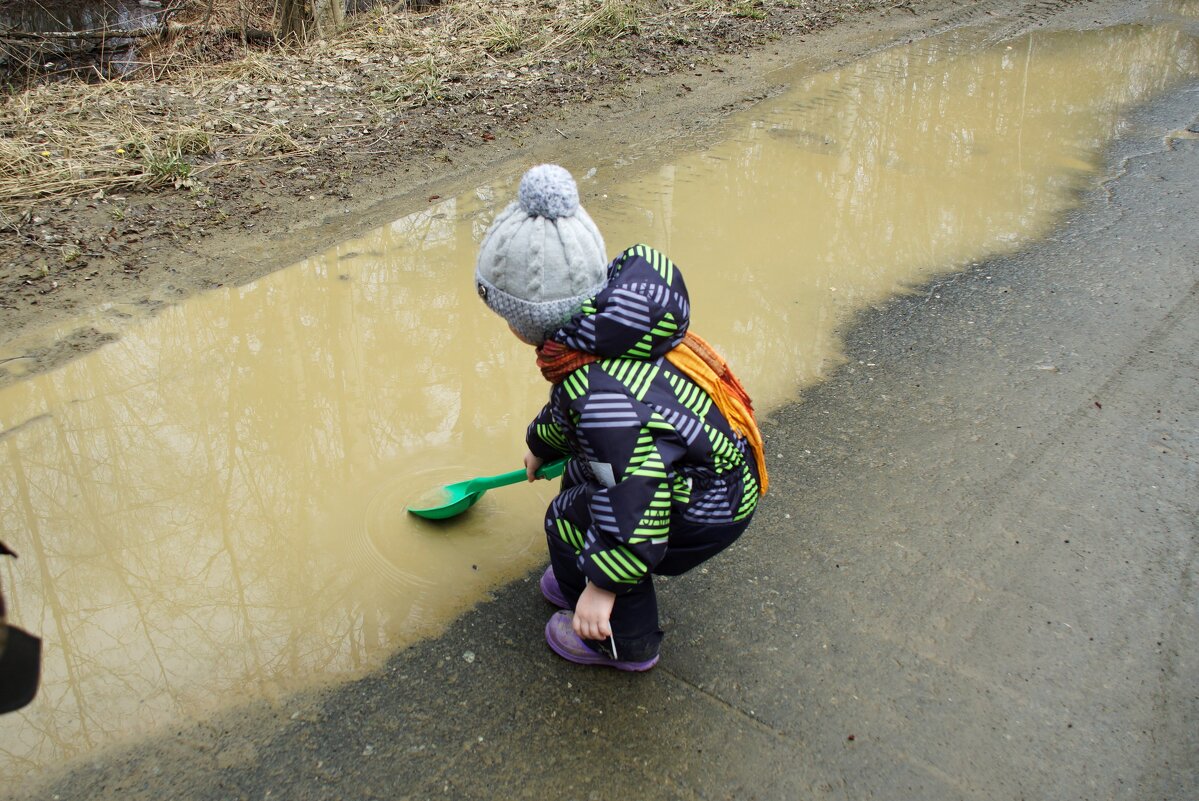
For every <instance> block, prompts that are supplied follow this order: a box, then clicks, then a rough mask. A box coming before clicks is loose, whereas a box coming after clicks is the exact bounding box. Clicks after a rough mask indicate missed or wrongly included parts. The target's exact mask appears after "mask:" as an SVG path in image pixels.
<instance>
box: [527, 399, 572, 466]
mask: <svg viewBox="0 0 1199 801" xmlns="http://www.w3.org/2000/svg"><path fill="white" fill-rule="evenodd" d="M551 404H552V401H551V403H547V404H546V405H545V406H543V407H542V408H541V411H540V412H538V413H537V416H536V417H534V418H533V422H531V423H529V428H528V430H527V431H526V432H525V444H526V445H528V446H529V450H530V451H532V453H533V455H534V456H536V457H538V458H540V459H546V460H549V459H557V458H559V457H560V456H563V455H565V454H569V453H570V445H569V443H568V442H567V441H566V434H565V433H563V431H562V426H560V425H558V423H557V422H555V421H554V416H553V412H552V409H551Z"/></svg>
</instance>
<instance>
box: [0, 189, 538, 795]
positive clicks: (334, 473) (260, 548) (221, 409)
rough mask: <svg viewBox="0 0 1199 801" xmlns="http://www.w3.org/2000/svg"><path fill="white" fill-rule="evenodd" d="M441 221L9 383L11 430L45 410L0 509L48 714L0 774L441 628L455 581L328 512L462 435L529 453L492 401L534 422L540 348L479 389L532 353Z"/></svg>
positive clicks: (6, 416)
mask: <svg viewBox="0 0 1199 801" xmlns="http://www.w3.org/2000/svg"><path fill="white" fill-rule="evenodd" d="M431 211H432V213H429V214H422V215H414V217H412V218H408V219H406V220H404V221H401V224H400V225H398V226H395V227H393V230H390V231H388V230H383V231H379V232H375V233H374V234H372V235H370V236H368V237H366V238H364V239H363V240H359V241H358V242H355V243H353V246H354V248H355V249H357V250H359V251H361V252H364V253H368V254H373V255H370V256H367V257H365V258H362V259H360V260H359V261H356V262H355V261H350V260H346V261H343V262H340V263H339V262H338V261H337V257H336V254H331V255H329V256H327V257H325V258H322V259H314V260H312V261H311V262H309V263H308V264H306V265H303V266H301V267H299V268H293V270H291V271H287V272H286V273H284V274H280V275H275V276H270V277H268V278H266V279H263V280H261V281H259V282H258V283H257V284H256V285H253V286H251V287H247V288H242V289H237V290H230V291H228V292H221V293H214V294H212V295H209V296H206V297H204V298H200V299H197V300H195V301H193V302H189V303H187V304H184V305H182V306H180V307H177V308H173V309H169V310H167V311H165V312H163V314H162V315H161V316H160V317H159V318H157V319H156V320H154V321H151V322H149V323H147V324H146V326H145V327H144V328H143V329H142V330H140V331H133V332H131V333H130V334H129V335H128V336H126V338H125V339H123V340H122V341H120V342H118V343H115V344H113V345H112V346H110V347H108V348H105V349H103V350H101V351H99V352H97V353H96V354H93V355H92V356H90V357H88V358H85V359H81V360H79V361H76V362H73V363H71V364H70V365H68V366H67V367H66V368H64V369H63V370H60V371H58V372H55V373H52V374H49V375H46V376H41V377H39V378H36V379H33V380H31V381H28V382H25V383H23V384H20V385H17V386H15V387H13V388H11V391H6V394H4V395H0V428H3V429H4V430H8V429H9V428H10V427H11V426H12V424H13V423H19V422H21V420H23V419H28V418H29V417H31V416H34V415H36V414H38V413H39V412H40V411H48V412H50V414H51V417H50V418H49V419H47V420H43V421H39V422H38V423H37V424H36V425H33V426H29V427H27V428H26V429H22V430H21V431H19V432H16V433H14V434H13V435H11V436H9V437H7V438H6V439H5V440H4V441H2V442H0V445H2V446H3V447H0V452H3V453H4V454H5V455H4V457H3V463H2V464H0V473H3V474H4V480H3V481H0V522H2V523H3V525H4V529H5V530H6V531H14V532H22V533H21V534H20V535H19V536H18V537H15V538H13V539H14V540H15V541H14V542H13V544H14V546H19V547H18V550H21V549H22V548H24V549H25V550H27V551H28V552H29V559H28V560H22V564H21V567H22V568H24V567H25V565H29V567H31V568H32V567H34V566H36V568H37V570H38V571H40V575H39V576H36V577H35V576H32V575H28V574H21V573H18V574H16V575H14V584H15V586H13V589H14V595H15V596H16V597H17V598H18V599H19V600H20V603H21V605H22V606H21V609H20V612H21V614H22V620H23V621H25V622H27V623H29V624H30V625H31V627H33V628H40V629H41V630H42V631H44V633H45V634H46V647H47V655H46V657H47V658H46V662H47V677H46V679H47V680H46V683H45V686H44V690H43V694H42V700H41V701H40V702H39V708H38V714H37V715H32V714H30V715H26V716H9V718H10V719H11V720H12V723H10V720H8V719H6V720H5V721H3V722H0V727H3V728H0V731H6V730H7V729H8V728H9V726H15V725H17V724H18V722H19V725H20V726H21V728H22V730H23V732H24V734H23V735H22V737H21V738H19V739H17V738H14V739H9V736H8V734H7V732H6V733H5V735H4V737H3V738H0V739H2V740H3V742H5V743H20V744H21V745H20V748H21V749H24V750H18V749H13V748H9V749H8V753H7V754H5V756H4V758H3V759H2V760H0V773H3V774H12V773H14V772H15V771H17V770H18V769H20V768H19V765H20V764H21V763H22V762H23V761H26V760H30V759H31V760H32V762H34V763H37V764H45V763H47V762H49V761H51V760H56V759H61V758H63V757H65V756H69V755H71V754H72V753H78V752H80V751H81V750H83V749H87V748H90V747H92V746H93V745H94V744H96V743H99V742H101V741H103V740H104V739H105V737H106V734H107V733H109V732H113V731H127V730H128V729H129V728H130V721H131V720H135V721H137V726H138V727H144V726H147V725H150V724H152V723H155V722H161V721H163V720H166V719H168V718H170V717H172V716H173V715H174V714H175V713H176V711H177V710H179V709H183V710H188V709H195V708H197V707H204V706H207V705H208V703H209V702H210V701H211V700H212V699H220V698H236V697H242V696H244V695H245V693H246V692H247V691H253V690H255V689H263V688H268V689H269V688H270V687H274V686H278V685H287V684H289V683H293V682H294V681H295V680H297V679H308V678H311V677H312V676H314V675H324V676H332V675H336V674H338V673H341V672H345V671H347V670H353V669H355V668H358V667H360V666H362V665H364V664H369V663H370V661H371V660H372V659H374V658H376V656H377V655H378V653H379V649H380V648H389V647H391V646H392V645H393V644H394V643H395V642H396V641H397V638H398V637H403V636H405V632H412V631H413V630H414V628H415V627H416V626H420V625H427V624H428V614H429V612H428V610H430V609H432V608H434V607H436V606H437V603H434V602H433V601H431V600H430V599H429V598H427V597H425V596H426V595H427V594H428V593H429V592H433V593H437V592H441V593H447V592H451V591H452V588H437V587H432V588H431V589H430V588H420V587H413V588H406V587H396V586H391V585H388V584H387V582H386V581H385V580H384V579H383V578H380V577H377V576H376V575H375V574H374V573H372V572H371V571H370V569H369V565H366V566H364V565H362V564H360V563H358V562H356V561H355V558H354V556H353V554H352V553H351V551H352V548H351V547H350V546H351V543H352V541H353V539H354V537H355V536H359V534H360V533H359V532H355V531H352V530H348V529H349V526H350V525H352V523H353V521H352V520H347V519H340V520H339V519H333V520H330V517H329V514H328V508H329V503H330V501H331V499H336V497H337V496H338V495H340V494H345V492H346V491H347V490H349V491H351V492H352V491H353V490H352V488H353V487H354V486H356V485H358V484H361V483H362V482H364V481H368V480H370V479H371V478H372V477H373V476H374V475H376V474H377V473H378V470H379V468H380V466H381V465H396V464H403V463H404V462H405V461H408V462H413V463H419V461H420V460H421V459H422V458H427V456H428V454H429V453H430V452H434V451H436V450H438V449H440V450H442V451H444V450H446V446H457V445H461V444H462V441H463V439H464V438H466V439H469V440H471V441H472V443H471V445H470V447H473V448H474V450H475V451H476V452H479V451H483V452H486V451H488V450H495V445H496V443H497V441H499V442H502V443H508V442H509V441H510V442H511V443H512V445H511V450H512V451H513V453H514V458H518V457H519V454H518V453H516V444H517V443H518V441H519V437H520V432H519V431H516V429H515V428H513V427H512V426H511V425H510V424H509V422H508V421H507V420H505V419H504V415H500V414H495V413H490V414H489V413H487V412H485V411H480V406H481V404H480V403H479V402H478V401H477V398H478V397H479V396H481V395H482V394H484V393H483V392H482V390H483V389H485V394H486V396H487V397H488V398H489V402H488V407H489V408H495V407H496V406H497V405H498V406H499V407H500V408H503V409H504V411H505V413H508V412H509V411H510V410H511V409H515V410H516V413H517V414H518V415H520V416H522V417H523V416H524V415H525V414H526V412H527V411H531V409H529V408H528V407H530V406H531V405H532V404H531V403H530V401H529V398H531V397H535V396H536V393H537V392H538V391H539V390H540V389H541V387H539V386H537V385H536V384H533V383H532V379H533V376H534V371H533V368H532V363H531V359H530V360H529V363H528V365H527V369H526V370H524V371H523V374H522V371H516V375H515V376H512V375H508V376H505V377H504V379H503V380H499V381H495V382H494V383H489V384H487V385H486V387H485V388H481V387H480V386H479V385H478V382H479V381H480V379H481V378H483V379H484V380H485V378H486V377H487V376H495V374H496V369H495V367H494V366H493V365H492V363H493V362H495V361H497V360H499V361H500V362H504V361H507V362H509V363H511V359H512V356H513V355H514V354H515V352H516V348H515V347H511V346H512V345H514V344H515V343H509V341H508V339H507V338H506V337H505V338H502V339H497V335H499V334H500V333H501V332H500V330H499V328H498V327H493V326H491V325H489V324H490V323H491V322H492V321H491V320H490V319H488V318H489V315H488V314H487V313H486V310H485V309H484V308H483V307H482V305H481V304H479V303H478V301H477V299H476V298H475V297H474V292H473V288H472V282H471V280H470V273H469V270H468V268H465V267H464V265H465V264H471V265H473V257H474V256H473V254H474V250H475V249H476V246H477V245H476V242H475V241H474V239H473V238H472V235H471V228H470V226H469V225H458V224H456V222H455V219H454V217H455V209H454V206H453V204H442V206H441V207H438V209H437V210H431ZM397 230H398V231H399V233H398V234H397V233H396V231H397ZM346 249H348V246H347V248H346ZM464 254H469V255H464ZM342 275H347V276H348V280H343V279H342V278H341V276H342ZM497 344H499V345H500V347H499V349H498V350H497V349H496V345H497ZM505 348H507V350H505ZM509 372H513V371H509ZM514 399H515V402H514ZM522 406H523V407H525V409H521V407H522ZM466 408H471V409H472V413H471V414H470V415H466V416H464V414H463V410H464V409H466ZM31 410H39V411H37V412H33V413H32V414H31V413H30V411H31ZM497 420H498V421H499V422H498V423H497ZM498 437H502V438H503V439H499V440H497V438H498ZM503 447H504V448H508V445H507V444H504V445H503ZM328 525H334V526H336V525H342V526H345V527H346V528H347V530H345V531H330V530H327V529H326V528H324V527H325V526H328ZM18 581H19V583H17V582H18ZM38 616H40V618H41V619H40V621H39V620H38ZM33 732H36V735H32V733H33ZM35 737H36V742H34V741H33V740H34V738H35ZM4 747H7V746H4ZM31 755H32V756H31Z"/></svg>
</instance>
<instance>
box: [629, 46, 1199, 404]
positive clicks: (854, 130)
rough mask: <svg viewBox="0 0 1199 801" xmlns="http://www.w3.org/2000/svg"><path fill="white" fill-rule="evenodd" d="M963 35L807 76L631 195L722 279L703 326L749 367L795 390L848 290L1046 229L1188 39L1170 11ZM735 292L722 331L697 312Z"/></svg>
mask: <svg viewBox="0 0 1199 801" xmlns="http://www.w3.org/2000/svg"><path fill="white" fill-rule="evenodd" d="M972 36H974V37H976V36H977V34H974V33H970V32H963V33H956V34H953V35H951V36H946V37H941V38H938V39H934V40H927V41H925V42H921V43H919V44H918V45H915V46H913V47H910V48H896V49H893V50H888V51H886V52H884V53H881V54H879V55H877V56H875V57H873V58H871V59H868V60H864V61H861V62H857V63H854V64H850V65H848V66H846V67H845V68H843V69H840V70H837V71H834V72H829V73H824V74H821V75H816V76H813V77H811V78H808V79H806V80H805V81H804V82H803V83H802V84H801V85H800V86H799V87H798V88H797V90H795V91H794V92H793V93H792V94H791V95H790V96H789V97H787V98H784V99H782V100H780V101H779V102H777V103H774V104H768V105H766V106H765V107H764V109H763V110H762V113H761V115H760V116H759V118H758V119H757V120H756V121H755V122H754V124H753V125H752V126H751V127H750V128H748V129H747V130H746V131H744V132H743V133H742V134H741V135H740V136H739V137H738V138H736V139H735V140H733V141H730V142H728V143H726V145H724V146H721V147H718V148H715V149H714V150H712V151H709V152H706V153H704V154H700V155H696V156H691V157H688V158H687V159H686V160H685V162H683V164H682V165H681V166H678V167H676V168H674V169H672V170H671V171H669V173H667V172H665V171H664V172H662V173H660V174H659V175H656V176H655V177H654V179H653V180H652V181H647V182H645V183H646V184H647V187H648V188H647V191H646V192H644V193H643V194H642V195H640V196H634V197H633V198H632V201H633V202H634V203H636V202H643V203H645V204H646V205H648V206H650V207H651V208H653V209H654V210H655V224H656V226H657V227H660V228H661V229H663V230H660V231H655V233H656V235H658V236H659V239H660V240H661V241H664V242H669V243H672V245H671V247H672V251H671V252H672V254H673V255H674V257H675V258H676V259H678V260H679V263H680V264H681V265H682V267H683V269H684V270H685V272H686V274H687V275H688V276H689V278H691V279H692V281H691V283H692V290H693V292H694V291H695V290H696V289H697V288H698V287H702V286H703V284H701V283H700V282H699V281H697V280H696V279H698V278H700V276H701V272H700V271H701V270H702V271H703V272H702V276H703V282H704V283H706V284H707V285H709V286H715V287H717V288H718V289H717V292H718V293H719V294H718V295H716V296H715V299H716V301H717V302H716V303H712V302H711V300H712V297H709V299H708V300H709V303H708V305H706V306H705V305H702V303H701V304H699V305H697V306H696V315H697V316H696V324H697V325H698V326H699V328H698V329H697V330H699V331H700V332H701V333H703V332H708V333H705V336H710V337H714V338H716V339H717V340H718V341H723V342H725V343H726V349H727V350H728V355H729V356H730V358H732V359H733V363H734V364H735V365H737V366H738V369H739V371H740V372H741V373H742V377H743V378H744V379H745V380H746V381H747V382H749V385H750V386H761V385H762V384H763V383H770V382H775V381H779V380H782V381H783V383H784V387H783V389H782V396H783V397H786V396H789V395H790V394H791V391H792V388H793V386H794V383H793V382H794V381H796V380H798V381H801V382H803V381H807V380H810V379H812V378H814V377H816V376H818V375H819V374H820V372H821V369H822V362H823V361H824V360H825V359H826V358H828V357H829V356H830V355H831V354H830V348H831V347H832V346H833V344H834V340H833V338H832V331H833V328H834V326H835V325H836V324H837V323H838V322H839V321H840V319H841V318H842V316H843V311H842V310H844V309H847V308H850V307H857V306H860V305H861V304H863V303H868V302H873V301H876V300H878V299H881V298H883V297H886V296H887V295H890V294H892V293H893V292H894V291H895V289H896V286H897V285H902V284H910V283H920V282H923V281H924V280H926V279H927V278H928V277H929V276H930V275H931V274H933V273H934V272H937V271H946V270H950V269H954V268H955V267H958V266H960V265H962V264H964V263H967V262H968V261H969V260H971V259H978V258H981V257H984V256H986V255H988V254H994V253H996V252H1001V251H1004V250H1007V249H1008V248H1010V247H1012V246H1014V245H1015V244H1016V243H1018V242H1019V241H1025V240H1027V239H1029V238H1031V237H1034V236H1037V235H1039V234H1041V233H1043V232H1044V231H1045V230H1047V228H1048V226H1049V225H1051V224H1052V223H1053V222H1054V220H1055V219H1056V216H1057V214H1058V213H1060V212H1061V211H1062V210H1063V209H1065V208H1067V207H1068V206H1069V205H1071V204H1072V203H1074V202H1075V199H1076V195H1077V192H1078V191H1079V189H1080V188H1082V187H1083V186H1085V179H1086V176H1087V172H1086V170H1087V169H1088V165H1089V164H1091V163H1093V162H1094V161H1095V160H1096V159H1097V157H1098V153H1099V149H1100V148H1101V147H1102V145H1103V143H1105V142H1107V141H1109V140H1110V138H1111V137H1112V136H1113V135H1114V134H1115V132H1116V130H1117V128H1118V125H1119V124H1120V123H1119V120H1120V115H1121V113H1122V112H1123V111H1124V110H1126V109H1127V108H1128V107H1130V106H1131V105H1132V104H1135V103H1137V102H1140V101H1142V100H1144V99H1145V98H1146V97H1148V96H1149V94H1150V93H1153V92H1157V91H1160V90H1162V89H1164V88H1165V87H1166V86H1168V85H1169V84H1170V83H1171V82H1172V81H1175V80H1177V79H1178V78H1179V77H1181V76H1183V75H1186V74H1194V73H1195V71H1196V63H1197V59H1196V44H1195V42H1194V40H1192V39H1189V38H1187V37H1186V36H1184V35H1183V34H1181V33H1180V32H1178V31H1174V30H1169V29H1164V28H1160V29H1151V28H1144V27H1127V28H1117V29H1109V30H1106V31H1092V32H1055V33H1042V32H1038V33H1035V34H1032V35H1030V36H1027V37H1023V38H1021V39H1019V40H1015V41H1013V42H1011V43H1010V45H1009V44H1000V45H998V46H991V45H989V43H986V42H979V41H972V40H971V39H970V38H969V37H972ZM659 189H662V191H663V192H664V194H665V196H666V197H665V198H664V199H659V198H658V197H656V196H655V195H656V190H659ZM622 213H623V212H622ZM625 216H630V215H627V214H625ZM622 224H623V222H622ZM673 243H678V247H677V248H675V247H674V245H673ZM701 294H702V293H701ZM700 300H701V301H702V298H701V299H700ZM729 310H733V311H729ZM736 310H740V313H739V314H738V315H737V317H736V318H735V319H734V320H733V321H732V322H731V323H726V326H727V327H728V328H729V330H728V331H727V332H721V333H718V332H714V331H713V328H712V327H711V323H710V322H705V321H710V320H712V319H713V314H714V312H715V316H717V317H719V316H720V315H721V314H724V315H726V316H728V315H729V314H730V313H735V311H736ZM756 321H769V322H767V323H766V324H765V325H760V324H757V322H756ZM783 332H785V333H783ZM742 354H743V355H744V356H745V357H746V358H745V359H742V358H741V355H742ZM767 394H770V393H767Z"/></svg>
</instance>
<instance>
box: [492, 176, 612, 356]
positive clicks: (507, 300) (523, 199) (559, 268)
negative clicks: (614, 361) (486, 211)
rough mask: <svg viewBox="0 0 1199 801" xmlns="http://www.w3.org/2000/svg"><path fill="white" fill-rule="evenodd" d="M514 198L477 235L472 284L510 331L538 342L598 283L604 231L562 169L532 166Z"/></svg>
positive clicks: (603, 269) (603, 271) (603, 275)
mask: <svg viewBox="0 0 1199 801" xmlns="http://www.w3.org/2000/svg"><path fill="white" fill-rule="evenodd" d="M517 197H518V200H517V201H516V202H514V203H511V204H509V206H508V207H507V208H506V209H504V210H503V211H501V212H500V213H499V215H498V216H497V217H496V218H495V220H494V221H493V222H492V223H491V227H490V228H488V229H487V233H486V234H485V235H484V236H483V244H482V245H481V246H480V247H479V260H478V263H477V265H476V266H475V286H476V288H477V289H478V291H479V296H480V297H481V298H483V302H484V303H486V304H487V306H488V307H489V308H490V309H491V310H492V311H494V312H495V313H496V314H498V315H499V316H501V317H503V318H504V319H505V320H507V321H508V324H509V325H511V326H512V327H513V328H514V329H515V330H516V331H517V333H519V334H520V335H521V336H522V337H523V338H525V339H527V340H528V341H530V342H534V343H536V344H541V343H542V342H543V341H545V338H546V337H548V336H549V335H550V334H552V333H554V331H556V330H557V329H558V328H559V327H560V326H561V325H562V324H563V323H565V322H566V321H568V320H569V319H570V318H571V317H572V316H573V315H574V313H575V312H577V311H578V310H579V308H580V307H581V306H582V305H583V301H585V300H587V299H588V298H591V297H594V296H595V294H596V293H597V292H599V291H600V290H601V289H603V287H604V284H605V283H606V281H607V277H608V260H607V257H606V256H605V255H604V238H603V237H602V236H600V232H599V229H598V228H596V227H595V223H594V222H592V221H591V217H589V216H588V215H587V212H586V211H585V210H584V209H583V207H582V206H580V205H579V188H578V187H577V186H576V185H575V181H574V178H572V177H571V176H570V173H569V172H567V171H566V170H565V169H563V168H562V167H559V166H558V165H556V164H542V165H540V166H537V167H534V168H533V169H531V170H529V171H528V172H526V173H525V175H524V178H522V179H521V181H520V191H519V192H518V194H517Z"/></svg>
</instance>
